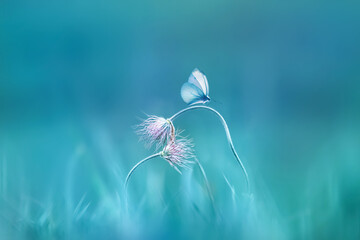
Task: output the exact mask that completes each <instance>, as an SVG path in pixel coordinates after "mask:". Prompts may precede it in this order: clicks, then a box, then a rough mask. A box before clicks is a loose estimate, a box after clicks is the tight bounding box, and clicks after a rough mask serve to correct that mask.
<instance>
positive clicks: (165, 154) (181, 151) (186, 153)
mask: <svg viewBox="0 0 360 240" xmlns="http://www.w3.org/2000/svg"><path fill="white" fill-rule="evenodd" d="M194 156H195V155H194V150H193V144H192V142H191V140H188V139H186V138H179V139H176V140H174V141H171V142H169V144H167V145H166V146H165V148H164V150H163V151H162V152H161V157H162V158H164V159H165V160H166V161H168V163H169V164H170V165H171V166H172V167H174V168H175V170H176V171H178V172H179V173H181V172H180V170H179V169H178V168H177V167H185V168H189V165H188V164H189V163H193V162H192V161H189V160H188V159H191V158H193V157H194Z"/></svg>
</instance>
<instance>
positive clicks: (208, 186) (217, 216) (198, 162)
mask: <svg viewBox="0 0 360 240" xmlns="http://www.w3.org/2000/svg"><path fill="white" fill-rule="evenodd" d="M195 162H196V164H197V165H198V166H199V168H200V171H201V174H202V176H203V178H204V181H205V185H206V190H207V192H208V194H209V198H210V201H211V206H212V208H213V211H214V214H215V216H216V220H217V221H219V219H220V217H219V214H218V211H217V208H216V206H215V200H214V196H213V194H212V192H211V189H210V184H209V181H208V178H207V176H206V173H205V170H204V168H203V166H202V164H201V163H200V161H199V159H197V158H196V157H195Z"/></svg>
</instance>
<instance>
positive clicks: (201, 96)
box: [181, 68, 210, 105]
mask: <svg viewBox="0 0 360 240" xmlns="http://www.w3.org/2000/svg"><path fill="white" fill-rule="evenodd" d="M181 97H182V99H183V100H184V102H186V103H187V104H189V105H194V104H199V103H200V104H205V103H207V102H209V101H210V97H209V84H208V81H207V78H206V76H205V75H204V74H203V73H202V72H200V71H199V70H198V69H197V68H195V69H194V71H192V73H191V75H190V77H189V79H188V81H187V82H186V83H184V84H183V85H182V87H181Z"/></svg>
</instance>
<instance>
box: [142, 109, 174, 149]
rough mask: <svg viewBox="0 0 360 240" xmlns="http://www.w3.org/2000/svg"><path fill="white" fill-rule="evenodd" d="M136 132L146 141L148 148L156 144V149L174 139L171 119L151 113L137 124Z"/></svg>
mask: <svg viewBox="0 0 360 240" xmlns="http://www.w3.org/2000/svg"><path fill="white" fill-rule="evenodd" d="M136 133H137V134H138V135H139V136H140V140H141V141H144V142H145V146H146V147H147V148H150V147H151V146H152V145H154V144H155V145H156V149H159V148H160V147H161V146H164V145H165V144H166V143H167V142H168V141H169V140H171V139H172V135H174V127H173V125H172V123H171V121H170V120H168V119H165V118H163V117H157V116H154V115H150V116H148V118H147V119H145V120H144V121H143V122H142V123H141V124H139V125H137V131H136Z"/></svg>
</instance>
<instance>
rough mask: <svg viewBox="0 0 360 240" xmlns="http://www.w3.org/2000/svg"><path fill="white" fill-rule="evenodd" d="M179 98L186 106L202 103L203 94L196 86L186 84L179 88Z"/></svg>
mask: <svg viewBox="0 0 360 240" xmlns="http://www.w3.org/2000/svg"><path fill="white" fill-rule="evenodd" d="M181 97H182V99H183V100H184V102H186V103H187V104H190V105H191V104H196V103H204V93H203V92H202V89H200V88H198V87H197V86H196V85H194V84H192V83H190V82H186V83H184V84H183V85H182V87H181Z"/></svg>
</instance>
